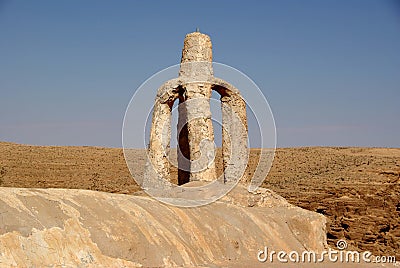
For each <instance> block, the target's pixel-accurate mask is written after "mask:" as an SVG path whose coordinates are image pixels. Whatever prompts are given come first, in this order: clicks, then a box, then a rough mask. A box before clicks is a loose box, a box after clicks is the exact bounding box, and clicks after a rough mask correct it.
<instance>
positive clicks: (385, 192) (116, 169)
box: [0, 142, 400, 259]
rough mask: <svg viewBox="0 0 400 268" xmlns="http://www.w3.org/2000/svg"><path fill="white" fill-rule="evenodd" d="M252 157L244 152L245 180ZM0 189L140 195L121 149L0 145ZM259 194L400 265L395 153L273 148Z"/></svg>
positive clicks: (140, 161)
mask: <svg viewBox="0 0 400 268" xmlns="http://www.w3.org/2000/svg"><path fill="white" fill-rule="evenodd" d="M258 153H259V150H257V149H252V150H251V156H252V157H250V159H251V161H250V163H249V167H248V171H247V172H248V173H249V175H251V173H252V170H253V169H254V166H255V164H256V163H255V162H256V161H255V160H256V159H257V157H256V156H257V154H258ZM145 158H146V156H145V151H144V150H138V151H137V165H138V166H142V165H144V163H145ZM218 163H220V160H219V161H218ZM175 173H176V172H175ZM0 186H4V187H22V188H70V189H71V188H72V189H87V190H96V191H103V192H111V193H124V194H134V193H135V192H137V191H139V187H138V186H137V185H136V183H135V182H134V180H133V179H132V178H131V176H130V174H129V171H128V169H127V167H126V164H125V161H124V158H123V152H122V149H111V148H100V147H54V146H28V145H19V144H13V143H5V142H0ZM263 187H264V188H268V189H271V190H273V191H274V192H276V193H278V194H279V195H281V196H283V197H284V198H285V199H286V200H288V201H289V202H290V203H291V204H293V205H296V206H299V207H302V208H305V209H307V210H311V211H314V212H317V213H321V214H323V215H325V216H326V217H327V219H328V221H327V241H328V244H329V245H331V246H332V247H333V248H334V247H335V243H336V241H337V240H338V239H346V241H347V242H348V243H349V249H357V250H360V251H363V250H369V251H372V252H373V253H374V254H375V255H395V254H397V259H400V254H399V252H400V149H397V148H347V147H306V148H282V149H277V150H276V155H275V159H274V162H273V166H272V168H271V171H270V173H269V175H268V176H267V178H266V180H265V182H264V184H263Z"/></svg>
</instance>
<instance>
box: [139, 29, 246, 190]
mask: <svg viewBox="0 0 400 268" xmlns="http://www.w3.org/2000/svg"><path fill="white" fill-rule="evenodd" d="M213 90H215V91H216V92H218V93H219V95H220V101H221V110H222V157H223V176H221V177H220V178H219V180H220V182H223V183H229V182H237V181H238V180H239V179H240V178H241V177H242V176H243V174H244V170H245V169H246V166H247V160H248V148H247V147H248V145H247V144H248V141H247V116H246V103H245V101H244V99H243V98H242V96H241V95H240V92H239V91H238V90H237V89H236V88H235V87H234V86H232V85H231V84H229V83H228V82H226V81H224V80H222V79H219V78H216V77H214V73H213V66H212V44H211V39H210V37H209V36H208V35H206V34H203V33H200V32H193V33H189V34H187V35H186V37H185V40H184V46H183V49H182V59H181V64H180V71H179V77H178V78H175V79H172V80H169V81H167V82H166V83H164V84H163V85H162V86H161V87H160V88H159V89H158V92H157V96H156V99H155V104H154V108H153V118H152V125H151V131H150V140H149V147H148V160H149V161H148V163H147V166H146V176H151V174H153V175H156V176H157V177H158V179H161V178H162V179H164V180H166V181H168V182H171V178H170V161H169V151H170V138H171V113H172V108H173V104H174V102H175V101H177V100H179V106H178V125H177V133H178V137H177V139H178V148H177V158H178V185H183V184H185V183H187V182H191V181H206V182H209V181H213V180H215V179H217V174H216V167H215V155H216V152H215V150H216V149H215V145H214V130H213V124H212V117H211V111H210V98H211V94H212V91H213ZM152 187H153V185H152Z"/></svg>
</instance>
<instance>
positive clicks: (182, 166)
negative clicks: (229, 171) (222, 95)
mask: <svg viewBox="0 0 400 268" xmlns="http://www.w3.org/2000/svg"><path fill="white" fill-rule="evenodd" d="M179 77H180V78H181V79H182V80H183V81H185V82H184V83H183V85H182V97H181V99H180V100H181V101H180V107H179V120H178V121H179V122H180V123H178V133H179V137H178V142H179V148H180V150H181V153H178V169H179V170H178V182H179V184H181V183H185V182H188V181H197V180H202V181H212V180H214V179H215V178H216V170H215V162H214V157H215V148H214V130H213V125H212V120H211V112H210V98H211V92H212V85H211V84H210V83H207V82H206V81H208V80H210V79H211V78H212V77H213V70H212V45H211V40H210V37H209V36H208V35H205V34H202V33H199V32H195V33H190V34H188V35H186V38H185V41H184V46H183V49H182V60H181V68H180V72H179ZM199 81H202V82H199ZM184 123H186V125H184ZM188 161H190V162H188ZM188 166H189V167H188ZM188 170H189V171H190V172H189V174H188V172H187V171H188ZM188 175H189V176H188ZM179 176H181V177H179Z"/></svg>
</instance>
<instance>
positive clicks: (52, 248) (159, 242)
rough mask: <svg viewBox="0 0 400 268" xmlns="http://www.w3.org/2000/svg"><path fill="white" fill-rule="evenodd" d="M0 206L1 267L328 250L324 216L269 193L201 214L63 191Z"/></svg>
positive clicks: (184, 261) (31, 194)
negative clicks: (264, 249)
mask: <svg viewBox="0 0 400 268" xmlns="http://www.w3.org/2000/svg"><path fill="white" fill-rule="evenodd" d="M7 200H12V202H8V201H7ZM0 201H1V202H0V211H1V218H0V230H1V235H0V253H1V254H0V266H16V267H32V266H33V267H43V266H46V265H59V266H61V265H66V266H69V267H77V266H82V267H87V266H89V267H90V266H93V267H97V266H100V265H101V266H103V267H138V266H140V265H143V266H145V267H146V266H150V267H159V266H164V267H170V266H173V265H177V266H186V267H201V266H203V267H210V265H212V264H215V265H222V266H224V265H228V266H230V264H232V265H234V264H238V263H241V262H247V261H253V262H256V261H257V259H256V258H257V252H258V250H259V249H261V248H262V247H263V246H264V245H268V246H269V247H271V248H274V249H276V250H278V249H284V250H304V249H310V250H315V251H322V250H324V249H325V248H326V239H325V217H324V216H322V215H319V214H317V213H313V212H309V211H307V210H304V209H300V208H298V207H295V206H293V205H290V204H289V203H287V202H286V200H284V199H283V198H282V197H280V196H278V195H276V194H275V193H273V192H271V191H269V190H266V189H260V190H259V191H258V192H256V193H249V192H247V191H246V189H245V188H244V187H242V186H238V187H237V188H235V190H234V191H233V192H232V193H230V194H229V195H228V196H227V197H225V198H224V199H222V200H220V201H218V202H215V203H213V204H211V205H208V206H203V207H197V208H178V207H172V206H167V205H165V204H162V203H160V202H158V201H156V200H154V199H151V198H149V197H146V196H127V195H118V194H110V193H102V192H94V191H87V190H66V189H40V190H39V189H21V188H0ZM299 219H305V220H299Z"/></svg>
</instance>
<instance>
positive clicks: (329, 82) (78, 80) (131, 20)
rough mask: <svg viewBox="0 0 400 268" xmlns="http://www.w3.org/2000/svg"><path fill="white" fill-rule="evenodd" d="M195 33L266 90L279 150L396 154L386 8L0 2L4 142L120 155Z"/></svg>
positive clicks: (398, 52) (392, 8)
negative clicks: (135, 106) (161, 74)
mask: <svg viewBox="0 0 400 268" xmlns="http://www.w3.org/2000/svg"><path fill="white" fill-rule="evenodd" d="M196 27H199V28H200V30H201V31H202V32H204V33H207V34H209V35H210V36H211V38H212V41H213V48H214V61H216V62H221V63H225V64H228V65H230V66H233V67H235V68H237V69H239V70H241V71H243V72H244V73H246V74H247V75H248V76H249V77H250V78H252V79H253V80H254V81H255V82H256V83H257V84H258V86H259V87H260V88H261V89H262V91H263V92H264V94H265V95H266V97H267V99H268V101H269V104H270V106H271V108H272V110H273V113H274V117H275V121H276V126H277V139H278V146H280V147H288V146H311V145H320V146H336V145H338V146H379V147H380V146H383V147H400V120H399V115H400V3H399V1H385V0H357V1H356V0H342V1H340V0H338V1H329V0H328V1H319V0H315V1H294V0H293V1H286V0H284V1H240V2H239V1H141V2H139V1H42V0H40V1H1V0H0V93H1V94H0V140H3V141H11V142H18V143H26V144H38V145H43V144H44V145H98V146H112V147H120V146H121V128H122V121H123V116H124V112H125V109H126V106H127V105H128V103H129V100H130V98H131V97H132V95H133V93H134V91H135V89H136V88H137V87H138V86H139V85H140V84H141V83H142V82H144V81H145V80H146V79H147V78H148V77H150V76H151V75H152V74H154V73H155V72H157V71H160V70H162V69H164V68H165V67H168V66H170V65H174V64H177V63H179V60H180V54H181V49H182V44H183V38H184V36H185V35H186V34H187V33H189V32H192V31H194V30H195V29H196Z"/></svg>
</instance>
